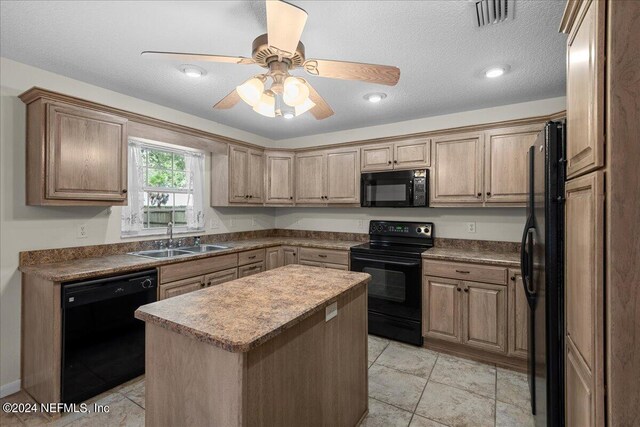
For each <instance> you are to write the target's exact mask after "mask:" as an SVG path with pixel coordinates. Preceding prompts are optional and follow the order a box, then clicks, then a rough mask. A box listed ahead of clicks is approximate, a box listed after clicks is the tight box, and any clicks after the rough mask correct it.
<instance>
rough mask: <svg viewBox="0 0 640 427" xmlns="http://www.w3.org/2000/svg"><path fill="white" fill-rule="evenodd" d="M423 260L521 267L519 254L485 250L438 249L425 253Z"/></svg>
mask: <svg viewBox="0 0 640 427" xmlns="http://www.w3.org/2000/svg"><path fill="white" fill-rule="evenodd" d="M422 259H433V260H439V261H457V262H471V263H477V264H491V265H499V266H503V267H520V254H519V253H517V252H497V251H491V250H483V249H462V248H437V247H436V248H431V249H429V250H427V251H425V252H423V253H422Z"/></svg>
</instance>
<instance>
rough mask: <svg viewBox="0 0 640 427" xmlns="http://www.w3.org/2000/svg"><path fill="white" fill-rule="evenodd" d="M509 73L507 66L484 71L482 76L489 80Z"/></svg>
mask: <svg viewBox="0 0 640 427" xmlns="http://www.w3.org/2000/svg"><path fill="white" fill-rule="evenodd" d="M507 71H509V66H508V65H505V66H502V67H491V68H488V69H486V70H485V72H484V75H485V77H488V78H490V79H495V78H496V77H500V76H501V75H503V74H504V73H506V72H507Z"/></svg>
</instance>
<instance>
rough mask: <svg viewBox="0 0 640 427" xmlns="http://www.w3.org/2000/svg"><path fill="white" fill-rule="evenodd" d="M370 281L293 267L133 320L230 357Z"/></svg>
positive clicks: (182, 298)
mask: <svg viewBox="0 0 640 427" xmlns="http://www.w3.org/2000/svg"><path fill="white" fill-rule="evenodd" d="M370 278H371V276H370V275H369V274H366V273H356V272H351V271H341V270H332V269H328V268H319V267H309V266H304V265H297V264H293V265H288V266H285V267H280V268H276V269H274V270H269V271H266V272H263V273H258V274H254V275H252V276H248V277H244V278H241V279H237V280H234V281H231V282H226V283H223V284H221V285H217V286H213V287H210V288H205V289H202V290H199V291H195V292H190V293H188V294H184V295H179V296H176V297H173V298H168V299H166V300H162V301H158V302H155V303H152V304H147V305H143V306H142V307H140V308H139V309H138V310H137V311H136V313H135V316H136V318H138V319H140V320H144V321H145V322H148V323H152V324H156V325H159V326H162V327H164V328H166V329H169V330H170V331H174V332H177V333H179V334H182V335H185V336H187V337H191V338H194V339H196V340H199V341H202V342H204V343H207V344H211V345H214V346H216V347H220V348H223V349H225V350H227V351H230V352H246V351H249V350H251V349H253V348H255V347H257V346H259V345H260V344H262V343H264V342H265V341H268V340H269V339H271V338H273V337H274V336H276V335H278V334H280V333H281V332H282V331H284V330H285V329H287V328H289V327H291V326H293V325H295V324H296V323H298V322H300V321H301V320H303V319H305V318H307V317H309V316H311V315H312V314H314V313H316V312H318V311H319V310H322V309H323V308H325V307H326V306H328V305H329V304H331V303H332V302H333V301H335V300H336V299H337V298H338V297H339V296H341V295H343V294H344V293H347V292H349V291H350V290H354V289H355V288H356V287H357V286H358V285H361V284H366V283H367V282H368V281H369V280H370Z"/></svg>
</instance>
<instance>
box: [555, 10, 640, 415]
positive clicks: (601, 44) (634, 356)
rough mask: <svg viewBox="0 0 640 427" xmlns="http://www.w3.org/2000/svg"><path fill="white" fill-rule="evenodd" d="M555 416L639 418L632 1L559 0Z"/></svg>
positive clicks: (639, 213) (639, 34) (637, 88)
mask: <svg viewBox="0 0 640 427" xmlns="http://www.w3.org/2000/svg"><path fill="white" fill-rule="evenodd" d="M561 31H562V32H565V33H567V34H568V39H567V147H566V162H567V163H566V166H567V179H568V180H567V183H566V186H565V259H566V262H565V293H564V296H565V340H564V344H565V349H564V353H565V354H564V361H565V421H566V425H567V426H569V427H573V426H576V427H583V426H585V427H586V426H604V425H610V426H626V425H636V423H637V422H639V421H640V409H639V406H640V405H638V404H637V402H639V401H640V385H639V382H638V381H637V379H638V378H639V377H640V357H639V356H638V354H640V337H639V335H640V304H639V303H635V304H634V303H631V301H636V302H637V301H640V286H639V285H640V268H639V267H638V260H639V259H640V244H639V243H638V242H640V239H638V236H639V235H640V227H639V226H638V218H640V190H638V189H639V188H640V173H639V172H638V169H637V168H638V164H640V139H639V138H640V136H639V135H640V111H639V110H640V104H639V103H638V101H637V99H638V98H637V97H638V94H639V93H640V60H639V59H638V58H640V2H636V1H617V0H616V1H611V0H606V1H605V0H576V1H569V2H568V3H567V7H566V9H565V14H564V16H563V19H562V24H561Z"/></svg>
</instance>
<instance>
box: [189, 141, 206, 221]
mask: <svg viewBox="0 0 640 427" xmlns="http://www.w3.org/2000/svg"><path fill="white" fill-rule="evenodd" d="M184 160H185V166H186V172H187V179H189V181H190V182H189V187H191V188H193V193H191V194H189V202H188V203H187V228H188V229H189V230H202V229H204V205H203V201H204V155H202V154H199V153H186V154H185V155H184Z"/></svg>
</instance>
